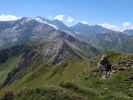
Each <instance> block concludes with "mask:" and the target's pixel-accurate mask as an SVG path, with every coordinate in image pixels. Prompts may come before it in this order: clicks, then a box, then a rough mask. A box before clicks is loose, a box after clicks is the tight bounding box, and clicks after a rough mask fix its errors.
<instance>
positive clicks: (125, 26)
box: [122, 22, 133, 30]
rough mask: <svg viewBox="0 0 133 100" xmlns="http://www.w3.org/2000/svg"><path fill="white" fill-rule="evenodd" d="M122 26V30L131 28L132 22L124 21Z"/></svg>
mask: <svg viewBox="0 0 133 100" xmlns="http://www.w3.org/2000/svg"><path fill="white" fill-rule="evenodd" d="M122 28H123V30H125V29H133V24H131V23H130V22H124V23H123V24H122Z"/></svg>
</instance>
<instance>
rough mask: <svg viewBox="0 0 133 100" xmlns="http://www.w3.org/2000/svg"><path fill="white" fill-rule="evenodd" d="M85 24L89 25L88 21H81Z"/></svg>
mask: <svg viewBox="0 0 133 100" xmlns="http://www.w3.org/2000/svg"><path fill="white" fill-rule="evenodd" d="M80 22H81V23H83V24H89V23H88V22H87V21H80Z"/></svg>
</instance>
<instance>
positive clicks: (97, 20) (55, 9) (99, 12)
mask: <svg viewBox="0 0 133 100" xmlns="http://www.w3.org/2000/svg"><path fill="white" fill-rule="evenodd" d="M132 12H133V0H0V20H8V19H11V20H14V19H17V18H20V17H22V16H30V17H35V16H42V17H46V18H49V19H58V20H61V21H63V22H64V23H65V24H67V25H73V24H75V23H77V22H82V23H85V24H100V25H102V26H104V27H107V28H111V29H114V30H124V29H128V28H129V29H130V28H132V29H133V24H132V23H133V13H132Z"/></svg>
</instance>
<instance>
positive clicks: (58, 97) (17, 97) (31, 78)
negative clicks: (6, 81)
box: [1, 53, 133, 100]
mask: <svg viewBox="0 0 133 100" xmlns="http://www.w3.org/2000/svg"><path fill="white" fill-rule="evenodd" d="M108 55H109V57H110V61H111V63H112V64H114V67H113V73H112V74H111V77H110V78H109V79H107V80H102V79H101V77H100V73H99V72H98V70H97V68H96V64H97V61H98V59H99V56H97V57H95V58H92V59H91V60H89V61H83V60H72V61H65V62H64V63H62V64H58V65H54V66H53V65H52V66H51V65H40V66H39V67H38V68H36V70H34V69H32V71H30V72H29V73H28V74H26V75H24V77H22V78H21V79H19V80H17V81H16V82H14V83H12V84H10V85H8V86H6V87H4V88H3V89H2V90H1V93H2V92H4V91H13V92H14V96H13V99H12V100H32V98H34V99H35V100H36V98H39V100H45V99H46V100H52V99H54V100H79V99H80V100H89V99H92V100H107V99H109V100H113V99H116V100H132V99H133V94H132V93H133V89H132V78H131V77H132V72H133V68H132V65H133V61H132V60H131V59H132V58H133V56H132V55H131V54H120V53H109V54H108ZM11 93H12V92H11ZM11 93H10V92H8V94H6V95H7V96H6V97H8V96H9V97H10V95H9V94H11ZM2 94H3V93H2Z"/></svg>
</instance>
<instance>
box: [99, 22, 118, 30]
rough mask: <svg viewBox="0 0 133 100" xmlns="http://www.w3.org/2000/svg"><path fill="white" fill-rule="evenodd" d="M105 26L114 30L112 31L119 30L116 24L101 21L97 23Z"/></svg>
mask: <svg viewBox="0 0 133 100" xmlns="http://www.w3.org/2000/svg"><path fill="white" fill-rule="evenodd" d="M99 25H101V26H103V27H105V28H108V29H111V30H114V31H120V29H119V27H118V26H116V25H112V24H110V23H103V24H99Z"/></svg>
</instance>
